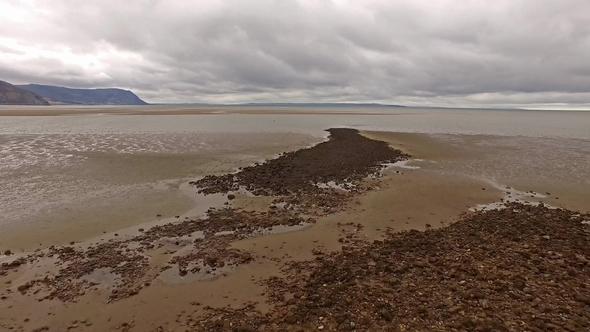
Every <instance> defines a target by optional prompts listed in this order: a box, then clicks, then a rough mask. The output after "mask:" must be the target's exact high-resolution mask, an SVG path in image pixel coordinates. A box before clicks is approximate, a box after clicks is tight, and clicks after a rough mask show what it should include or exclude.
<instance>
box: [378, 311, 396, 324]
mask: <svg viewBox="0 0 590 332" xmlns="http://www.w3.org/2000/svg"><path fill="white" fill-rule="evenodd" d="M379 314H380V315H381V317H383V319H385V320H386V321H388V322H391V321H392V320H393V316H392V315H391V313H390V312H389V311H388V310H387V309H381V311H379Z"/></svg>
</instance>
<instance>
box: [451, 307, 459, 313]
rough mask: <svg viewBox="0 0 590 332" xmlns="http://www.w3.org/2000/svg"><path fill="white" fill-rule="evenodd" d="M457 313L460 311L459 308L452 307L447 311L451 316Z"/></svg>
mask: <svg viewBox="0 0 590 332" xmlns="http://www.w3.org/2000/svg"><path fill="white" fill-rule="evenodd" d="M459 311H461V307H460V306H454V307H452V308H450V309H449V312H450V313H451V314H456V313H458V312H459Z"/></svg>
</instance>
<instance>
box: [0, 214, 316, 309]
mask: <svg viewBox="0 0 590 332" xmlns="http://www.w3.org/2000/svg"><path fill="white" fill-rule="evenodd" d="M310 223H315V220H314V219H311V218H303V217H301V216H299V215H296V214H295V213H292V212H290V211H279V212H276V211H273V213H271V212H254V211H244V210H239V209H232V208H224V209H210V210H209V211H208V212H207V217H206V218H204V219H199V220H183V221H182V222H176V223H169V224H165V225H158V226H154V227H152V228H150V229H147V230H144V231H143V232H142V233H141V234H140V235H137V236H135V237H133V238H130V239H126V240H109V241H108V242H104V243H100V244H97V245H94V246H90V247H89V248H87V249H85V250H82V249H76V248H74V247H71V246H64V247H56V246H52V247H50V248H49V249H48V250H47V252H40V253H35V254H32V255H29V256H28V257H27V258H24V257H23V258H19V259H17V260H15V261H13V262H10V263H3V264H2V265H1V266H0V273H3V274H6V273H8V272H10V271H12V270H14V269H15V268H18V267H19V266H21V265H25V264H27V263H28V262H34V261H36V260H39V259H42V258H46V257H55V258H57V259H58V261H57V266H58V267H59V269H58V270H57V272H55V273H50V274H47V275H46V276H45V277H43V278H39V279H35V280H31V281H28V282H26V283H24V284H21V285H19V286H17V287H18V288H17V289H18V291H19V292H21V293H22V294H37V293H39V292H40V291H43V290H47V291H48V292H47V295H45V296H44V297H42V298H41V299H50V300H51V299H58V300H61V301H63V302H70V301H76V300H77V299H78V298H79V297H80V296H82V295H84V294H85V293H86V292H87V291H88V290H89V289H91V288H92V287H94V286H96V285H97V283H95V282H91V281H89V280H87V278H86V277H87V276H89V275H91V274H92V273H93V272H95V271H97V270H103V271H106V272H107V273H109V274H112V275H114V276H116V278H117V282H116V284H114V285H111V286H110V287H111V294H110V296H109V301H116V300H120V299H122V298H126V297H129V296H133V295H136V294H138V293H139V292H140V291H141V289H142V288H144V287H146V286H147V285H149V284H150V282H151V280H152V279H153V278H154V277H155V276H157V274H153V273H152V274H151V275H148V271H150V270H156V271H158V272H163V271H165V270H166V269H168V268H170V267H171V266H164V267H156V266H151V265H150V262H149V252H150V250H153V249H157V248H158V247H159V246H160V245H161V241H162V240H163V239H171V241H172V242H171V243H174V244H175V245H176V246H179V245H181V240H180V239H183V238H186V237H190V236H192V234H194V233H196V232H201V233H202V237H199V238H197V239H196V240H194V241H193V242H192V246H193V248H192V250H191V251H190V252H189V253H188V254H185V255H182V256H174V257H172V259H171V260H170V261H169V264H176V265H178V269H179V274H180V275H181V276H183V275H186V274H187V273H188V272H191V273H197V272H199V271H200V268H201V267H205V266H207V267H208V268H209V269H210V270H213V271H214V270H217V269H221V268H231V267H235V266H237V265H240V264H245V263H248V262H250V261H252V260H253V259H254V257H252V255H251V254H250V253H248V252H244V251H240V250H236V249H228V247H229V244H230V243H231V242H233V241H236V240H240V239H244V238H247V237H251V236H256V235H259V234H261V233H263V232H265V231H268V230H270V229H272V228H273V227H275V226H296V225H303V224H310ZM182 241H183V243H188V244H191V242H187V240H186V239H184V240H182ZM157 243H160V245H156V244H157ZM130 246H133V248H134V249H133V250H132V249H130V248H129V247H130ZM189 266H190V268H189Z"/></svg>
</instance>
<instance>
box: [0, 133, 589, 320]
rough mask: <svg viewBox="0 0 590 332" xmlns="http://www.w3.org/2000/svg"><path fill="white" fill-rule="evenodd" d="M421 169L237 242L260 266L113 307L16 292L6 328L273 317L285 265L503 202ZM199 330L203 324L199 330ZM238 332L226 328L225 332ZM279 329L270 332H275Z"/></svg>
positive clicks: (427, 148)
mask: <svg viewBox="0 0 590 332" xmlns="http://www.w3.org/2000/svg"><path fill="white" fill-rule="evenodd" d="M364 135H365V136H367V137H369V138H374V139H380V140H384V141H388V142H390V143H391V144H392V146H393V147H395V148H400V149H402V151H404V152H407V153H409V154H411V155H412V157H413V158H418V159H427V160H430V161H442V160H460V159H461V158H462V154H461V151H460V150H458V149H455V148H453V147H450V146H449V145H448V144H445V142H442V141H440V140H437V139H434V138H432V137H430V136H427V135H420V134H392V133H387V134H385V133H364ZM414 164H416V165H418V164H419V165H420V167H421V168H420V169H407V168H401V167H395V166H394V167H391V168H390V169H388V170H386V171H385V173H384V177H383V178H380V179H376V180H369V181H368V183H369V184H370V186H372V190H369V191H366V192H363V193H362V194H360V195H357V196H355V197H354V198H353V199H352V201H350V202H349V203H347V205H346V206H345V208H344V209H343V211H341V212H338V213H334V214H330V215H327V216H321V217H318V218H317V220H316V223H315V224H313V225H311V226H307V227H305V228H303V229H302V230H299V231H295V232H288V233H280V234H271V235H264V236H257V237H252V238H247V239H244V240H239V241H235V242H233V243H232V244H231V247H232V248H235V249H239V250H243V251H248V252H251V253H252V254H253V255H254V256H255V257H256V259H255V260H254V261H253V262H251V263H249V264H245V265H240V266H238V267H236V268H235V269H234V270H231V271H229V272H227V274H226V275H222V276H219V277H217V278H214V279H212V280H208V281H198V282H187V283H178V282H174V283H169V282H165V281H164V280H162V279H155V280H154V281H153V282H152V283H151V285H150V286H149V287H145V288H143V289H142V291H141V292H139V293H138V294H137V295H134V296H131V297H126V298H123V299H121V300H118V301H115V302H112V303H107V302H108V301H107V300H108V297H109V294H108V291H106V290H105V289H102V288H99V289H98V290H97V291H95V292H89V293H87V294H86V295H84V296H82V297H81V298H79V299H77V301H76V302H67V303H62V302H60V301H58V300H44V301H42V302H38V301H36V300H35V299H34V296H29V295H27V296H20V295H19V294H17V293H11V294H9V296H7V297H6V298H4V299H2V300H0V308H1V311H0V312H2V313H1V314H0V327H4V328H9V327H10V328H13V329H14V330H22V331H33V330H34V329H38V328H42V327H44V326H47V327H49V329H48V331H54V330H55V331H62V330H66V329H68V327H69V328H70V330H74V331H111V330H121V331H169V330H171V331H184V330H191V331H192V330H194V329H195V326H197V327H198V326H199V324H196V321H192V322H191V321H187V318H188V317H191V319H195V320H198V319H199V318H198V317H201V316H202V315H206V314H207V312H208V311H207V310H205V307H206V306H211V307H213V308H222V307H225V306H229V307H230V308H232V309H240V308H245V306H246V304H247V303H249V302H254V303H256V304H255V305H254V307H255V308H256V309H257V310H260V311H261V312H262V313H264V312H267V311H269V310H272V307H273V306H272V305H269V304H267V303H266V302H265V300H266V299H267V296H268V294H267V292H268V289H267V288H266V287H265V285H264V283H263V281H264V280H267V279H268V278H269V277H271V276H279V277H281V276H284V275H285V274H284V272H281V268H282V267H283V264H284V263H287V262H290V261H301V260H310V259H315V257H316V256H317V255H318V253H330V252H336V253H337V252H340V250H341V248H342V242H340V241H341V240H342V239H343V238H346V237H347V236H351V239H355V240H368V241H371V240H376V239H382V238H383V237H384V236H385V235H386V231H387V229H388V228H391V229H392V230H394V231H401V230H409V229H416V230H420V231H422V230H425V229H427V228H429V229H430V228H440V227H443V226H446V225H448V224H449V223H452V222H453V221H454V220H456V219H457V218H458V216H459V215H460V214H461V213H464V212H467V211H468V210H469V208H470V207H474V206H476V205H477V204H487V203H492V202H495V201H498V200H499V199H500V198H502V197H503V192H502V191H500V190H499V189H495V188H493V187H491V186H490V185H489V183H487V182H486V181H483V180H480V179H477V178H475V177H473V176H460V175H456V174H447V173H440V172H438V171H437V170H436V169H430V168H429V167H428V163H423V162H412V163H411V164H410V165H414ZM482 188H484V189H485V190H482ZM562 197H563V198H561V197H560V200H561V201H563V202H564V203H563V204H572V206H576V205H577V204H580V205H578V206H580V207H584V205H583V204H582V203H576V202H573V203H572V202H570V201H569V200H568V199H567V198H568V197H567V196H564V195H562ZM271 201H272V200H271V199H270V198H260V197H251V196H247V195H241V194H237V197H236V198H235V199H234V200H233V202H232V203H231V204H232V206H234V207H241V208H244V209H255V210H261V211H270V210H269V208H268V206H269V203H270V202H271ZM165 248H168V247H165ZM165 248H164V249H165ZM164 249H162V250H164ZM27 273H29V274H30V273H35V272H34V271H29V270H27V269H25V268H20V269H18V271H17V272H15V273H10V274H7V275H6V276H0V294H6V289H8V288H16V286H18V284H19V280H22V278H24V277H23V276H24V275H26V274H27ZM246 312H248V311H246ZM193 323H195V324H196V325H195V326H192V324H193ZM159 327H161V329H159ZM237 328H238V327H237V326H233V327H232V326H223V325H220V326H219V328H218V329H217V330H220V331H221V330H230V331H231V330H236V329H237ZM316 328H317V327H316ZM198 330H199V329H198ZM200 330H203V329H200ZM205 330H206V329H205ZM271 330H273V329H272V328H271V327H269V326H267V328H266V331H271ZM38 331H41V330H38ZM242 331H250V330H247V329H243V330H242Z"/></svg>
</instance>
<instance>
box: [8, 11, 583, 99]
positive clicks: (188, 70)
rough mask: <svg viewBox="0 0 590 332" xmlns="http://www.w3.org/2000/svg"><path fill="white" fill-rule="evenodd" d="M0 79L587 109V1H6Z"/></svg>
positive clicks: (151, 95)
mask: <svg viewBox="0 0 590 332" xmlns="http://www.w3.org/2000/svg"><path fill="white" fill-rule="evenodd" d="M0 80H5V81H8V82H11V83H13V84H26V83H38V84H51V85H59V86H67V87H76V88H94V87H120V88H124V89H129V90H132V91H133V92H135V93H136V94H137V95H138V96H139V97H141V98H142V99H144V100H146V101H148V102H151V103H187V102H205V103H248V102H362V103H370V102H375V103H392V104H401V105H407V106H446V107H524V108H565V109H567V108H573V109H576V108H590V1H589V0H559V1H558V0H493V1H492V0H486V1H483V0H399V1H396V0H383V1H382V0H367V1H361V0H355V1H353V0H332V1H323V0H300V1H296V0H276V1H271V0H257V1H251V0H207V1H204V0H203V1H189V0H166V1H163V0H116V1H115V0H84V1H80V0H2V1H0Z"/></svg>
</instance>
